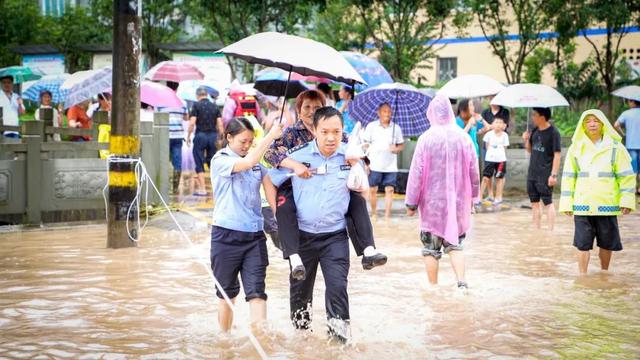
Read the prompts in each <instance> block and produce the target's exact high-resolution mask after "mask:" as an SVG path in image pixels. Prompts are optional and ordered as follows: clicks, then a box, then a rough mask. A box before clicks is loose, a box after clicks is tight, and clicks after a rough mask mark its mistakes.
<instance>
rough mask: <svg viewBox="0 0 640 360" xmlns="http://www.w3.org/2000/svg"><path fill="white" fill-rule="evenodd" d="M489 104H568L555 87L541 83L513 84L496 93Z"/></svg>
mask: <svg viewBox="0 0 640 360" xmlns="http://www.w3.org/2000/svg"><path fill="white" fill-rule="evenodd" d="M491 105H501V106H506V107H511V108H517V107H524V108H527V107H554V106H569V102H568V101H567V99H565V98H564V96H562V94H560V93H559V92H558V91H557V90H556V89H554V88H552V87H550V86H547V85H542V84H514V85H511V86H509V87H507V88H506V89H504V90H502V91H501V92H499V93H498V95H496V97H494V98H493V100H491Z"/></svg>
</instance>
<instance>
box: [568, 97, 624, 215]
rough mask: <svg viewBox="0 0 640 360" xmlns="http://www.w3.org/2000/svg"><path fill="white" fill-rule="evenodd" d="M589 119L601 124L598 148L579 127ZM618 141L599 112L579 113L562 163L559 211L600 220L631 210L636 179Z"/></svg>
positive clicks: (594, 110) (619, 138)
mask: <svg viewBox="0 0 640 360" xmlns="http://www.w3.org/2000/svg"><path fill="white" fill-rule="evenodd" d="M589 115H593V116H595V117H596V118H598V120H600V122H602V124H603V126H602V132H603V136H602V142H601V143H600V144H599V145H598V146H596V145H595V144H594V143H593V142H592V141H591V140H590V139H589V137H588V136H587V133H586V131H585V129H584V126H583V123H584V120H585V118H586V117H587V116H589ZM621 139H622V138H621V137H620V135H619V134H618V133H617V132H616V131H615V130H614V128H613V126H612V125H611V123H610V122H609V120H608V119H607V117H606V116H605V115H604V113H602V111H600V110H597V109H592V110H587V111H585V112H583V113H582V116H581V117H580V121H579V122H578V126H577V127H576V131H575V133H574V134H573V138H572V139H571V140H572V143H571V146H570V147H569V150H568V151H567V155H566V157H565V160H564V168H563V172H562V192H561V196H560V208H559V211H561V212H568V211H571V212H573V214H574V215H590V216H597V215H601V216H602V215H619V214H620V209H621V208H629V209H632V210H634V209H635V206H636V205H635V203H636V199H635V188H636V175H635V174H634V172H633V169H632V168H631V157H630V156H629V153H628V152H627V150H626V149H625V147H624V146H623V145H622V144H621V142H620V141H621Z"/></svg>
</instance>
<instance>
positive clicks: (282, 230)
mask: <svg viewBox="0 0 640 360" xmlns="http://www.w3.org/2000/svg"><path fill="white" fill-rule="evenodd" d="M323 106H325V98H324V96H323V95H322V93H320V92H318V91H315V90H308V91H304V92H302V93H300V94H299V95H298V97H297V98H296V112H297V115H298V121H297V122H296V123H295V124H294V125H293V126H291V127H288V128H287V129H286V130H285V131H284V133H283V135H282V137H281V138H280V139H278V140H276V141H275V142H274V143H273V144H272V145H271V147H270V148H269V150H268V151H267V152H266V154H265V160H266V161H267V162H269V163H270V164H271V165H272V166H273V167H274V168H278V169H281V168H284V169H289V170H292V171H293V173H294V174H295V176H297V177H299V178H302V179H308V178H310V177H311V176H313V174H312V169H310V167H309V166H310V165H309V164H308V163H302V162H299V161H296V160H295V159H293V158H291V157H287V155H288V153H289V152H290V151H293V150H294V149H295V148H296V147H298V146H302V145H304V144H307V143H309V142H310V141H312V140H314V138H315V135H316V134H315V133H314V125H313V116H314V113H315V112H316V110H318V109H320V108H321V107H323ZM346 140H347V138H346V136H344V135H342V142H346ZM316 171H317V170H316ZM277 195H278V196H277V211H276V219H277V221H278V236H279V237H280V241H281V244H282V246H283V256H284V258H285V259H289V263H290V266H291V276H292V277H293V278H294V279H296V280H303V279H304V278H305V277H306V270H305V265H304V264H303V262H302V259H301V258H300V256H299V254H298V252H299V248H300V230H299V227H298V220H297V216H296V212H297V209H296V204H295V201H294V199H293V190H292V187H291V181H286V182H284V183H283V184H281V185H280V186H279V187H278V193H277ZM346 222H347V229H348V234H349V238H350V239H351V242H352V243H353V247H354V249H355V251H356V254H357V255H358V256H363V257H362V267H363V268H364V269H365V270H369V269H372V268H374V267H376V266H380V265H384V264H385V263H386V262H387V257H386V256H385V255H384V254H382V253H379V252H378V251H376V249H375V243H374V238H373V227H372V225H371V219H369V214H368V212H367V203H366V200H365V199H364V197H362V196H361V195H360V194H358V193H355V192H351V193H350V201H349V207H348V211H347V214H346Z"/></svg>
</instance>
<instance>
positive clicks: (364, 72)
mask: <svg viewBox="0 0 640 360" xmlns="http://www.w3.org/2000/svg"><path fill="white" fill-rule="evenodd" d="M340 54H342V56H343V57H344V58H345V59H346V60H347V61H348V62H349V64H351V66H353V68H354V69H356V71H357V72H358V74H360V76H362V78H363V79H364V81H366V82H367V85H368V86H364V85H356V91H358V92H360V91H363V90H364V89H366V88H367V87H373V86H377V85H380V84H390V83H392V82H393V78H392V77H391V75H389V72H388V71H387V69H385V68H384V66H382V65H380V63H379V62H377V61H376V60H374V59H372V58H370V57H368V56H366V55H363V54H360V53H357V52H353V51H341V52H340Z"/></svg>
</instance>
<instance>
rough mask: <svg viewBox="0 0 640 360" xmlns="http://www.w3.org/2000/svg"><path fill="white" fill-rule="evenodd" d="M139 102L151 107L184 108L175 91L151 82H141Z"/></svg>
mask: <svg viewBox="0 0 640 360" xmlns="http://www.w3.org/2000/svg"><path fill="white" fill-rule="evenodd" d="M140 101H142V102H143V103H147V104H149V105H151V106H153V107H177V108H181V107H183V106H184V104H183V102H182V100H180V98H179V97H178V95H176V92H175V91H173V90H171V88H169V87H167V86H164V85H162V84H158V83H155V82H152V81H143V82H142V84H141V85H140Z"/></svg>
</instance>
